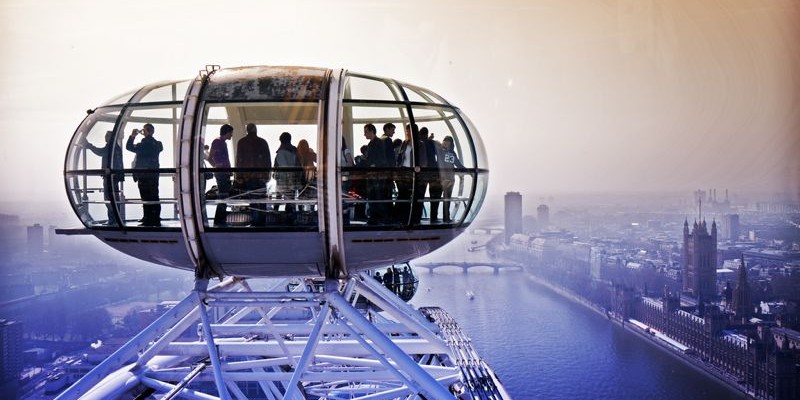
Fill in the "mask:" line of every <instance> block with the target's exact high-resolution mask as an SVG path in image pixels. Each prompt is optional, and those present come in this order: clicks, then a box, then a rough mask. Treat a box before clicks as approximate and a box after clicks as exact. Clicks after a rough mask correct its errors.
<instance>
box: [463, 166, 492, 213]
mask: <svg viewBox="0 0 800 400" xmlns="http://www.w3.org/2000/svg"><path fill="white" fill-rule="evenodd" d="M488 186H489V174H488V173H487V172H482V173H480V174H478V181H477V184H476V185H475V196H473V198H472V204H471V205H470V209H469V213H468V214H467V218H466V219H465V220H464V222H465V223H471V222H472V221H474V220H475V217H477V216H478V211H480V209H481V206H482V205H483V200H484V198H485V197H486V190H487V187H488Z"/></svg>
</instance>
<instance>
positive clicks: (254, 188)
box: [236, 123, 272, 226]
mask: <svg viewBox="0 0 800 400" xmlns="http://www.w3.org/2000/svg"><path fill="white" fill-rule="evenodd" d="M245 129H246V130H247V136H245V137H243V138H241V139H239V142H238V143H236V168H248V169H256V171H246V172H239V173H238V174H237V177H236V179H237V180H238V181H240V182H241V183H242V184H243V186H244V189H245V190H246V191H247V192H248V195H249V196H250V197H251V198H253V197H259V196H258V195H259V194H260V193H261V191H262V190H263V191H264V196H260V197H262V199H266V190H267V181H269V175H270V167H271V166H272V156H271V155H270V153H269V144H268V143H267V141H266V140H264V139H263V138H260V137H258V128H256V124H253V123H249V124H247V126H246V128H245ZM250 210H251V214H252V220H253V225H256V226H259V225H264V224H265V223H266V217H267V216H266V206H265V205H264V204H263V203H262V204H259V203H252V204H250Z"/></svg>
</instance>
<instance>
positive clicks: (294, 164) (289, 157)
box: [205, 123, 317, 226]
mask: <svg viewBox="0 0 800 400" xmlns="http://www.w3.org/2000/svg"><path fill="white" fill-rule="evenodd" d="M245 130H246V131H247V135H245V136H244V137H243V138H241V139H239V141H238V142H237V144H236V168H237V169H238V170H239V171H237V173H236V183H237V184H238V186H239V187H240V189H241V190H242V191H244V193H245V194H256V196H249V197H262V198H263V197H264V195H265V194H266V186H267V183H268V182H269V181H270V176H271V175H272V176H273V177H274V178H275V181H276V182H277V188H276V192H277V193H280V194H281V197H283V198H290V199H292V198H297V197H298V196H299V194H300V192H301V191H303V190H305V188H306V187H308V186H309V185H313V183H314V181H315V180H316V167H315V165H314V164H315V163H316V161H317V153H316V152H315V151H314V150H313V149H311V147H310V146H309V144H308V141H307V140H305V139H303V140H300V141H299V142H298V143H297V146H295V145H293V144H292V134H291V133H289V132H283V133H281V135H280V137H279V140H280V146H279V147H278V150H277V151H276V152H275V162H274V164H273V162H272V155H271V152H270V149H269V144H268V143H267V141H266V140H265V139H264V138H262V137H259V136H258V128H257V127H256V125H255V124H253V123H248V124H247V125H246V127H245ZM231 138H233V126H231V125H229V124H225V125H222V126H221V127H220V130H219V137H218V138H216V139H214V140H213V141H212V142H211V146H210V148H209V149H208V154H207V155H206V157H205V158H206V160H207V161H208V163H209V164H211V166H212V167H213V168H214V169H215V172H214V178H215V179H216V181H217V197H218V198H219V199H224V198H228V197H229V195H230V193H231V189H232V187H233V182H232V181H231V178H232V177H233V173H232V172H231V170H230V168H231V161H230V157H229V155H228V146H227V145H226V144H225V142H226V141H228V140H231ZM272 168H274V169H275V171H274V172H272V171H271V169H272ZM278 207H280V205H277V206H276V207H275V210H277V208H278ZM284 207H285V208H284V210H285V211H289V212H294V211H295V206H294V205H293V204H291V203H287V204H285V205H284ZM268 210H272V205H270V206H267V205H266V204H265V203H263V202H256V203H252V204H250V211H251V218H252V219H251V224H252V225H254V226H262V225H265V224H266V223H267V221H266V218H267V215H268V214H267V211H268ZM226 224H227V205H226V204H224V203H219V204H217V208H216V211H215V213H214V225H215V226H225V225H226Z"/></svg>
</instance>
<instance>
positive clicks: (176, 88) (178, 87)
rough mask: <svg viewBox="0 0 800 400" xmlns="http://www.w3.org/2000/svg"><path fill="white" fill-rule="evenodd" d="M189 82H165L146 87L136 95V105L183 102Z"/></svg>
mask: <svg viewBox="0 0 800 400" xmlns="http://www.w3.org/2000/svg"><path fill="white" fill-rule="evenodd" d="M190 83H191V81H189V80H185V81H177V82H165V83H158V84H155V85H151V86H147V87H145V88H144V89H143V90H142V91H140V92H139V93H137V94H136V98H135V100H134V102H136V103H162V102H175V101H183V98H184V96H186V89H188V88H189V84H190Z"/></svg>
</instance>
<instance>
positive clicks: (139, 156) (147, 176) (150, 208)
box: [125, 124, 164, 226]
mask: <svg viewBox="0 0 800 400" xmlns="http://www.w3.org/2000/svg"><path fill="white" fill-rule="evenodd" d="M140 133H141V134H142V136H143V137H142V140H141V141H139V143H136V144H134V143H133V141H134V140H135V138H136V136H137V135H139V134H140ZM154 133H155V128H154V127H153V125H152V124H144V127H143V128H142V129H141V130H138V129H134V130H133V132H132V133H131V135H130V136H129V137H128V142H127V143H126V144H125V149H127V150H128V151H131V152H133V153H135V154H136V157H135V158H134V166H133V168H134V170H136V171H134V173H133V180H134V181H136V182H137V184H138V186H139V196H140V197H141V198H142V201H143V202H144V203H143V204H142V210H143V216H142V223H141V226H161V204H159V200H160V199H159V197H158V176H159V173H158V169H159V168H160V166H159V163H158V156H159V154H160V153H161V152H162V151H163V150H164V146H163V145H162V144H161V142H159V141H158V140H156V139H155V138H154V137H153V134H154Z"/></svg>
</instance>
